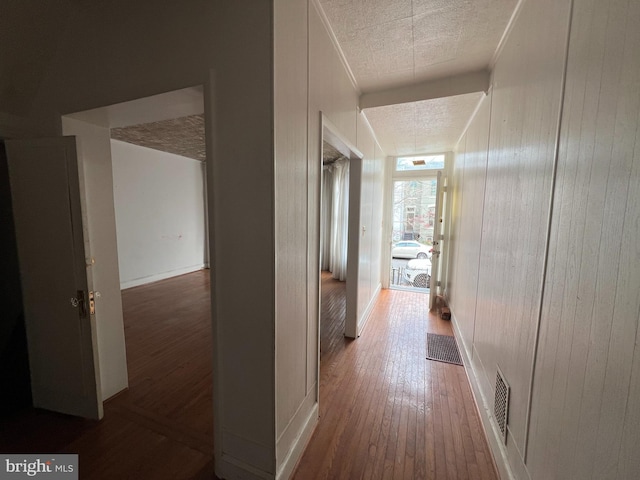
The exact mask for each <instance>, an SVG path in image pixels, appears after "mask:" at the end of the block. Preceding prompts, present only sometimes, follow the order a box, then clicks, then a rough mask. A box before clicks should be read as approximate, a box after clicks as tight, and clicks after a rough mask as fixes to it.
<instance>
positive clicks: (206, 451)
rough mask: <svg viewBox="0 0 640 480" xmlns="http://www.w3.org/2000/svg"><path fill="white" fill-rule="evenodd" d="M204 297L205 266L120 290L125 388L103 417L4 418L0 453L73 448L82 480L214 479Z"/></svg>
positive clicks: (39, 414) (35, 413)
mask: <svg viewBox="0 0 640 480" xmlns="http://www.w3.org/2000/svg"><path fill="white" fill-rule="evenodd" d="M209 299H210V295H209V271H208V270H202V271H199V272H195V273H192V274H188V275H182V276H180V277H175V278H171V279H167V280H162V281H160V282H156V283H153V284H149V285H144V286H140V287H135V288H131V289H128V290H124V291H123V293H122V301H123V310H124V322H125V336H126V342H127V364H128V371H129V389H128V390H127V391H125V392H123V393H121V394H119V395H117V396H115V397H114V398H112V399H110V400H108V401H107V402H106V403H105V405H104V410H105V415H104V418H103V420H101V421H100V422H94V421H87V420H82V419H78V418H73V417H69V416H65V415H58V414H53V413H50V412H45V411H41V410H34V409H31V410H29V411H26V412H24V413H23V414H21V415H19V416H17V417H15V418H13V419H10V420H9V421H4V422H2V425H1V427H2V430H1V431H0V452H6V453H10V452H15V453H31V452H33V453H54V452H59V453H64V452H68V453H78V454H79V459H80V469H79V470H80V478H81V479H83V480H84V479H92V480H93V479H95V480H102V479H104V480H107V479H109V480H113V479H139V480H147V479H149V480H156V479H157V480H163V479H167V480H169V479H194V478H195V479H204V478H208V479H212V478H215V477H214V475H213V400H212V391H211V389H212V376H211V375H212V364H211V360H212V349H211V344H212V340H211V320H210V300H209ZM98 308H99V305H98Z"/></svg>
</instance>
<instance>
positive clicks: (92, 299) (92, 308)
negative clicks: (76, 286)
mask: <svg viewBox="0 0 640 480" xmlns="http://www.w3.org/2000/svg"><path fill="white" fill-rule="evenodd" d="M89 314H90V315H95V314H96V301H95V295H94V293H93V292H89Z"/></svg>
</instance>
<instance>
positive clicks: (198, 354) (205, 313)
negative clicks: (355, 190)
mask: <svg viewBox="0 0 640 480" xmlns="http://www.w3.org/2000/svg"><path fill="white" fill-rule="evenodd" d="M426 302H427V297H426V296H425V295H423V294H419V293H413V292H402V291H395V290H383V291H382V293H381V295H380V300H379V302H378V304H377V306H376V308H375V310H374V312H373V314H372V317H371V319H370V321H369V324H368V325H367V327H366V329H365V331H364V332H363V335H362V336H361V337H360V339H358V340H357V341H352V340H347V339H345V338H344V337H343V335H342V333H343V329H344V325H343V321H344V308H345V292H344V283H340V282H337V281H334V280H332V279H331V278H330V276H327V275H326V274H325V275H323V303H322V311H323V321H322V325H321V348H322V359H321V389H320V396H321V402H320V414H321V419H320V423H319V425H318V427H317V429H316V431H315V433H314V436H313V438H312V439H311V441H310V443H309V445H308V448H307V450H306V452H305V453H304V456H303V457H302V459H301V461H300V463H299V465H298V467H297V470H296V472H295V476H294V478H295V479H296V480H307V479H309V480H310V479H320V478H324V479H355V478H373V479H383V478H395V479H401V478H402V479H420V478H428V479H437V480H443V479H464V478H470V479H495V478H497V475H496V473H495V469H494V467H493V465H492V461H491V456H490V453H489V450H488V447H487V443H486V441H485V438H484V434H483V432H482V429H481V427H480V423H479V419H478V415H477V412H476V410H475V406H474V403H473V400H472V398H471V391H470V389H469V384H468V382H467V379H466V376H465V373H464V369H463V368H462V367H459V366H455V365H449V364H444V363H438V362H432V361H428V360H426V359H425V357H426V346H425V344H426V332H435V333H442V334H451V327H450V324H449V322H446V321H442V320H439V319H438V318H436V317H435V316H433V315H429V313H428V311H427V306H426ZM123 304H124V317H125V335H126V339H127V354H128V369H129V381H130V388H129V390H128V391H126V392H124V393H122V394H120V395H118V396H116V397H114V398H112V399H110V400H109V401H107V402H106V403H105V417H104V419H103V420H102V421H100V422H93V421H86V420H82V419H77V418H73V417H68V416H64V415H57V414H52V413H49V412H44V411H39V410H33V409H32V410H29V411H27V412H24V413H23V414H22V415H19V416H17V417H14V418H12V419H9V420H5V421H1V422H0V452H6V453H12V452H13V453H30V452H33V453H45V452H46V453H54V452H70V453H79V455H80V478H81V479H83V480H84V479H91V480H94V479H95V480H102V479H105V480H106V479H109V480H111V479H140V480H147V479H149V480H156V479H157V480H163V479H167V480H168V479H204V478H208V479H212V478H215V477H214V474H213V435H212V430H213V414H212V392H211V385H212V380H211V374H212V372H211V355H212V351H211V327H210V320H209V317H210V306H209V276H208V271H201V272H196V273H193V274H189V275H183V276H180V277H176V278H173V279H168V280H163V281H161V282H156V283H154V284H150V285H145V286H141V287H136V288H133V289H129V290H125V291H124V292H123Z"/></svg>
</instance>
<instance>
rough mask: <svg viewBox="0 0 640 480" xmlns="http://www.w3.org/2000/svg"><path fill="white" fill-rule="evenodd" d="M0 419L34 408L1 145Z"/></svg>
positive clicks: (4, 154)
mask: <svg viewBox="0 0 640 480" xmlns="http://www.w3.org/2000/svg"><path fill="white" fill-rule="evenodd" d="M0 252H2V270H1V272H2V273H0V308H1V310H0V392H1V393H0V418H1V417H6V416H10V415H12V414H13V413H15V412H16V411H18V410H21V409H25V408H28V407H30V406H31V381H30V376H29V356H28V352H27V338H26V332H25V322H24V312H23V308H22V291H21V288H20V268H19V266H18V250H17V245H16V237H15V226H14V222H13V212H12V208H11V188H10V183H9V169H8V164H7V155H6V151H5V146H4V142H0Z"/></svg>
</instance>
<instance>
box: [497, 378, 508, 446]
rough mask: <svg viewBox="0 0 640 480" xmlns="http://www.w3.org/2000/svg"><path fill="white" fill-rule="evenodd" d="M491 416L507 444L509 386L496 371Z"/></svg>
mask: <svg viewBox="0 0 640 480" xmlns="http://www.w3.org/2000/svg"><path fill="white" fill-rule="evenodd" d="M493 414H494V418H495V419H496V424H497V425H498V429H499V430H500V433H501V434H502V441H503V442H504V443H507V421H508V420H509V385H508V384H507V382H506V381H505V379H504V376H503V375H502V372H501V371H500V369H498V371H497V373H496V391H495V400H494V402H493Z"/></svg>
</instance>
